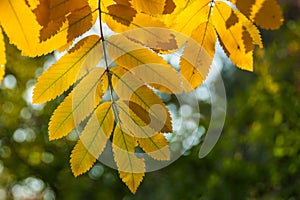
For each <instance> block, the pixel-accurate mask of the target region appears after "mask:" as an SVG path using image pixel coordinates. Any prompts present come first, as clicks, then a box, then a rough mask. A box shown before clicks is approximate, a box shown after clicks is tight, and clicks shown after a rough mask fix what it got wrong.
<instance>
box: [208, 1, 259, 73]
mask: <svg viewBox="0 0 300 200" xmlns="http://www.w3.org/2000/svg"><path fill="white" fill-rule="evenodd" d="M211 21H212V23H213V25H214V27H215V29H216V31H217V33H218V36H219V40H220V44H221V45H222V47H223V48H224V50H225V53H226V54H227V56H228V57H229V58H230V60H231V61H232V62H233V63H234V64H236V65H237V66H238V67H240V68H242V69H245V70H249V71H252V70H253V57H252V54H253V48H254V44H257V45H259V46H262V43H261V38H260V35H259V31H258V30H257V28H256V27H255V26H254V25H253V24H252V23H251V22H250V21H249V20H248V19H247V18H246V17H245V16H244V15H242V14H241V13H240V12H239V11H236V10H234V9H232V8H231V7H230V6H229V5H227V4H226V3H224V2H216V3H215V6H214V7H213V11H212V15H211ZM245 31H246V32H248V34H249V35H250V36H249V35H248V36H249V37H245ZM246 39H247V40H249V41H246V42H245V41H244V40H246ZM245 44H246V45H247V46H245ZM249 44H250V46H249Z"/></svg>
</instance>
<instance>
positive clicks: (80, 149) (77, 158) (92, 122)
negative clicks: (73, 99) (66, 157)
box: [70, 102, 114, 176]
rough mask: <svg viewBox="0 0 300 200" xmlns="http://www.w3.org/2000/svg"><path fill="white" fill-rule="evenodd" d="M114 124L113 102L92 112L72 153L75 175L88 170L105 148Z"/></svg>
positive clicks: (102, 105) (72, 165)
mask: <svg viewBox="0 0 300 200" xmlns="http://www.w3.org/2000/svg"><path fill="white" fill-rule="evenodd" d="M113 126H114V119H113V112H112V108H111V103H110V102H106V103H103V104H101V105H100V106H99V107H98V108H97V109H96V111H95V113H93V114H92V116H91V118H90V119H89V121H88V123H87V125H86V126H85V128H84V130H83V132H82V133H81V135H80V139H79V141H78V143H77V145H76V146H75V147H74V150H73V152H72V155H71V160H70V162H71V168H72V172H73V174H74V175H75V176H78V175H80V174H82V173H84V172H86V171H88V170H89V169H90V168H91V167H92V165H93V164H94V162H95V161H96V159H97V158H98V157H99V156H100V154H101V153H102V151H103V150H104V148H105V145H106V142H107V140H108V139H109V137H110V135H111V133H112V131H113Z"/></svg>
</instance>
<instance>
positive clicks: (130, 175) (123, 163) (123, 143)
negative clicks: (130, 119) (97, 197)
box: [112, 125, 146, 193]
mask: <svg viewBox="0 0 300 200" xmlns="http://www.w3.org/2000/svg"><path fill="white" fill-rule="evenodd" d="M136 146H137V141H136V139H135V138H134V137H132V136H130V135H129V134H127V133H125V132H124V131H123V130H122V128H120V127H119V126H118V125H117V126H116V128H115V131H114V135H113V148H112V149H113V153H114V159H115V162H116V164H117V167H118V170H119V174H120V178H121V179H122V181H123V182H124V183H125V184H126V185H127V186H128V188H129V189H130V191H131V192H132V193H135V192H136V190H137V188H138V187H139V185H140V183H141V181H142V180H143V177H144V175H145V174H144V172H145V170H146V169H145V168H146V166H145V163H144V160H143V159H142V158H138V157H136V155H135V153H134V152H135V147H136Z"/></svg>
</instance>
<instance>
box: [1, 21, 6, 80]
mask: <svg viewBox="0 0 300 200" xmlns="http://www.w3.org/2000/svg"><path fill="white" fill-rule="evenodd" d="M5 64H6V56H5V43H4V37H3V32H2V29H1V27H0V84H1V81H2V79H3V77H4V74H5Z"/></svg>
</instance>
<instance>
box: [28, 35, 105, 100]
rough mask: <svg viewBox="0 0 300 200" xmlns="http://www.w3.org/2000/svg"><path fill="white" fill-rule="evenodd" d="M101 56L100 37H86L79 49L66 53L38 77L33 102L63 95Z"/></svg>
mask: <svg viewBox="0 0 300 200" xmlns="http://www.w3.org/2000/svg"><path fill="white" fill-rule="evenodd" d="M82 42H83V41H81V42H80V43H79V44H78V45H81V43H82ZM74 48H76V46H75V47H74ZM101 57H102V44H101V43H100V38H99V37H98V36H95V35H93V36H89V37H87V38H85V39H84V44H83V45H82V47H81V48H80V49H78V51H74V52H73V51H72V52H71V53H67V54H66V55H64V56H63V57H62V58H61V59H60V60H59V61H58V62H56V63H55V64H54V65H52V66H51V67H50V68H49V69H48V70H47V71H45V72H44V73H43V74H42V75H41V76H40V77H39V78H38V81H37V83H36V85H35V88H34V92H33V102H34V103H43V102H45V101H49V100H51V99H54V98H56V97H57V96H59V95H61V94H62V93H63V92H64V91H66V90H67V89H68V88H69V87H70V86H71V85H72V84H74V83H75V81H77V80H79V79H80V78H82V76H83V75H84V74H86V73H87V72H88V71H89V70H90V69H91V68H92V67H94V66H95V65H96V64H97V63H98V62H99V61H100V59H101Z"/></svg>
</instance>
